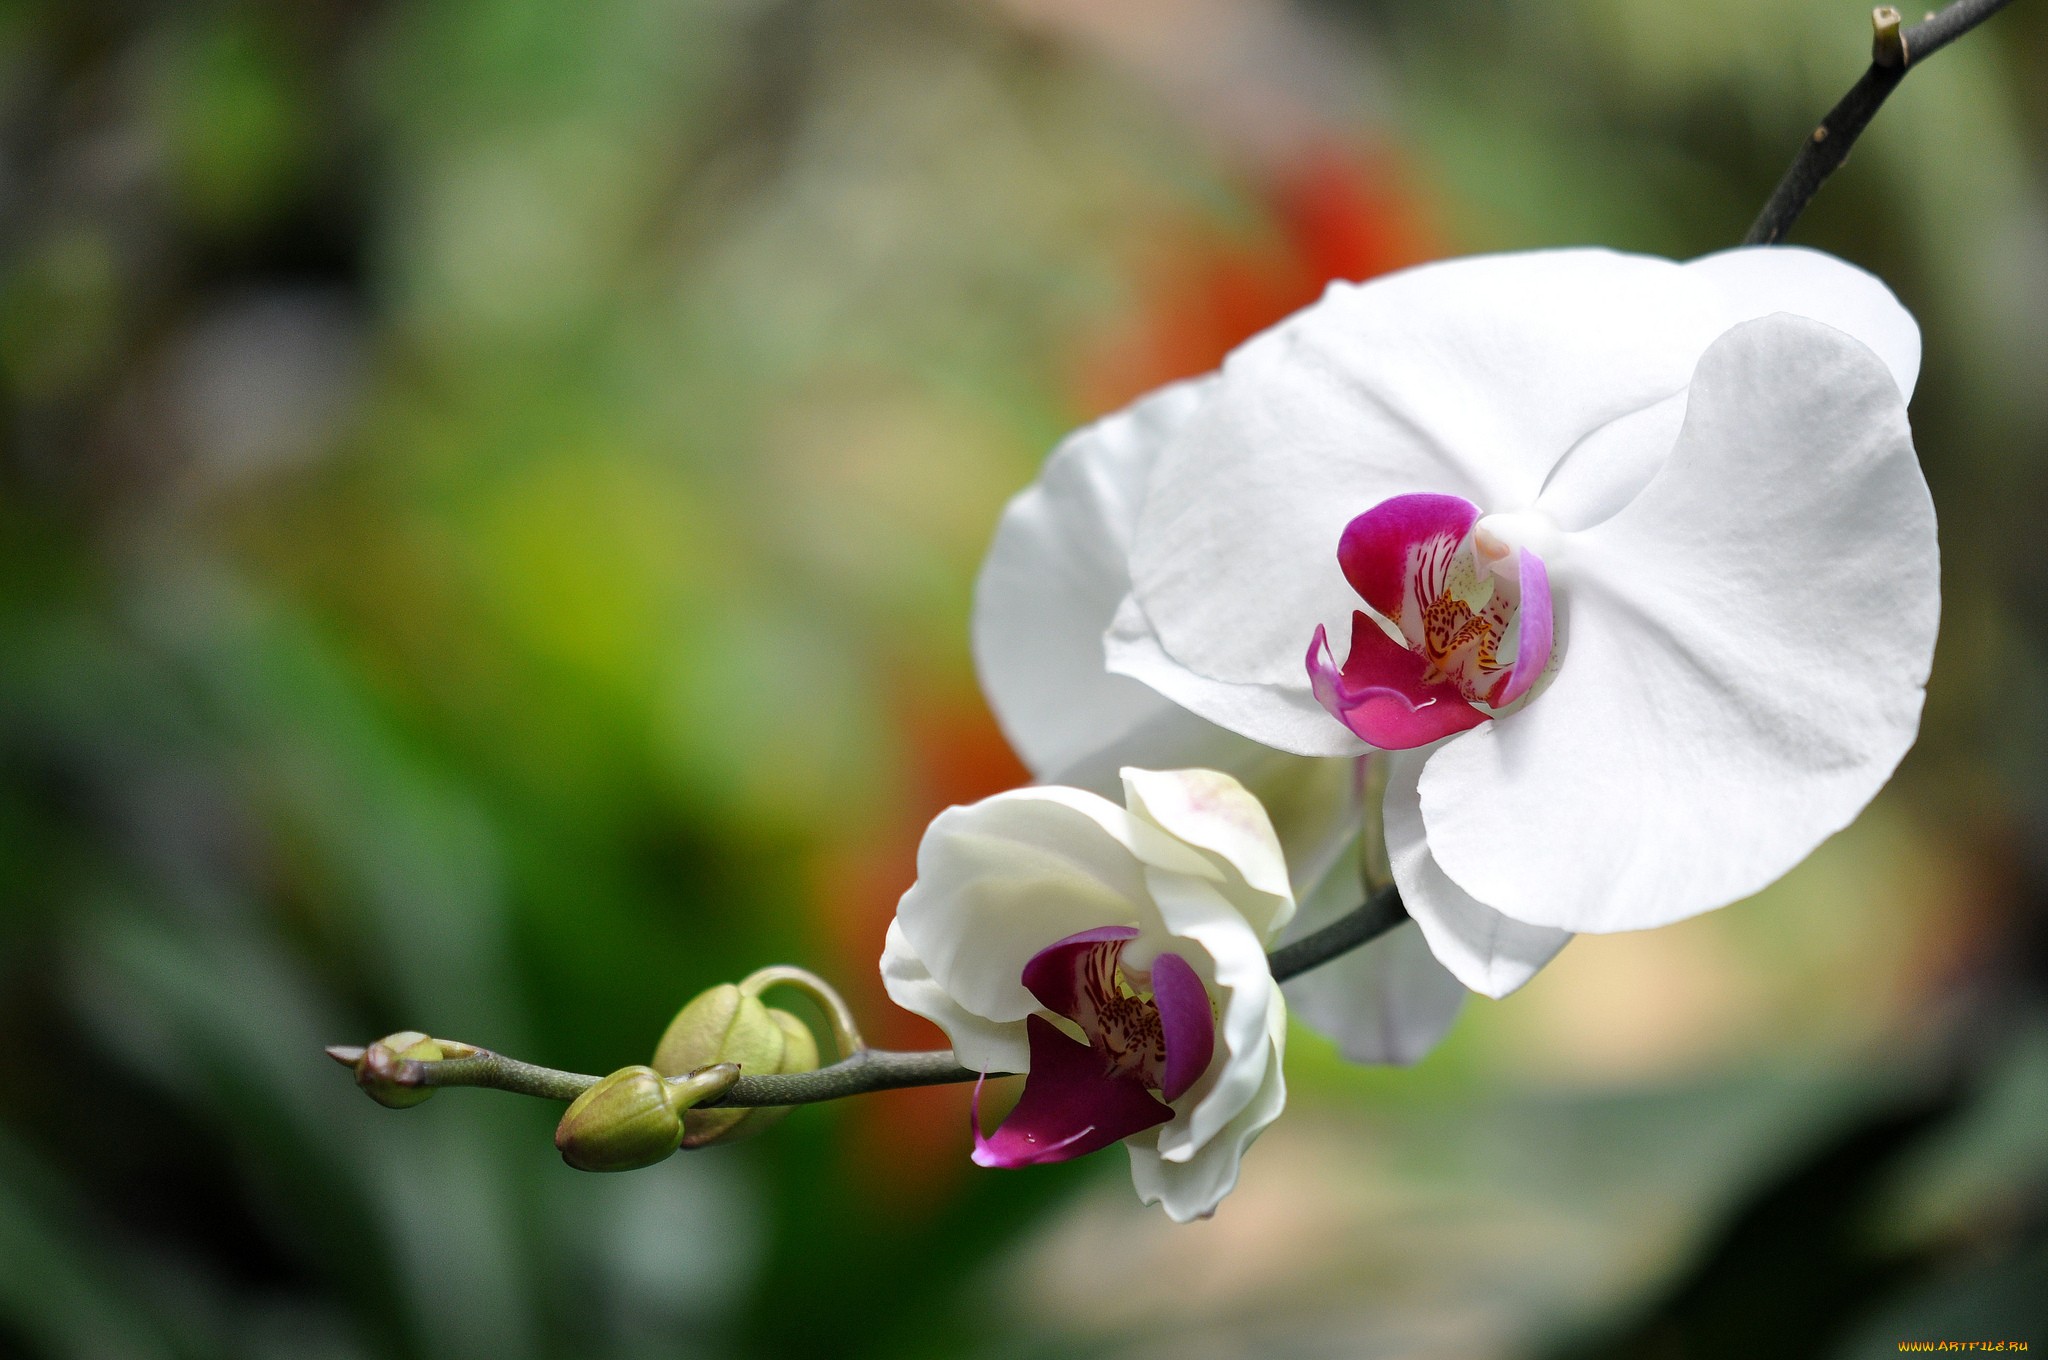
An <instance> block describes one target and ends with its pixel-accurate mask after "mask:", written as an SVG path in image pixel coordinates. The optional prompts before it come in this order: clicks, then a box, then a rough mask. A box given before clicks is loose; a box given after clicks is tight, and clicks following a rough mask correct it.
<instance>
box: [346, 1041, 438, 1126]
mask: <svg viewBox="0 0 2048 1360" xmlns="http://www.w3.org/2000/svg"><path fill="white" fill-rule="evenodd" d="M447 1056H448V1055H447V1054H446V1053H445V1052H444V1051H443V1050H442V1048H441V1045H440V1043H439V1042H438V1041H437V1040H435V1039H434V1038H432V1037H431V1036H429V1035H425V1034H422V1033H420V1032H419V1031H418V1030H416V1029H404V1030H400V1031H399V1032H398V1033H396V1034H387V1035H385V1036H384V1037H383V1038H381V1039H379V1040H377V1042H375V1043H373V1044H371V1045H370V1046H369V1047H368V1048H366V1049H364V1050H363V1055H362V1056H361V1057H360V1058H358V1059H356V1062H355V1070H356V1085H358V1086H360V1087H362V1088H363V1090H364V1091H365V1092H367V1093H368V1094H369V1097H370V1099H372V1100H374V1101H376V1102H377V1103H378V1104H379V1105H386V1106H389V1107H390V1108H391V1109H394V1110H403V1109H406V1108H408V1107H409V1106H413V1105H417V1104H419V1103H420V1102H421V1101H423V1100H425V1099H426V1098H427V1097H428V1096H431V1095H432V1094H434V1088H433V1087H431V1086H420V1085H417V1084H415V1083H409V1082H407V1081H405V1080H404V1077H405V1075H406V1071H407V1069H406V1067H405V1066H404V1064H406V1063H410V1062H439V1061H441V1059H443V1058H445V1057H447Z"/></svg>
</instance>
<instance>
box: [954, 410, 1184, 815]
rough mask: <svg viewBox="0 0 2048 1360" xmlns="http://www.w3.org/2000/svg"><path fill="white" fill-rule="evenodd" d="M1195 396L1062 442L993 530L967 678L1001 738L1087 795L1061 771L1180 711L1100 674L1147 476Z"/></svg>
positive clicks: (1043, 771)
mask: <svg viewBox="0 0 2048 1360" xmlns="http://www.w3.org/2000/svg"><path fill="white" fill-rule="evenodd" d="M1201 391H1202V384H1200V383H1192V382H1190V383H1176V384H1174V385H1173V386H1170V387H1164V388H1161V389H1160V390H1159V391H1157V392H1155V393H1153V394H1151V395H1150V396H1148V397H1146V398H1145V399H1144V400H1142V401H1140V402H1138V403H1136V404H1135V405H1133V406H1131V407H1130V408H1129V409H1127V410H1124V411H1119V412H1117V413H1116V414H1114V415H1111V416H1106V417H1104V418H1103V419H1101V420H1098V421H1096V422H1095V423H1094V424H1092V425H1089V426H1086V427H1085V428H1083V429H1081V430H1078V431H1076V432H1075V433H1073V434H1071V435H1069V436H1068V437H1067V438H1066V439H1065V440H1063V441H1062V442H1061V444H1060V446H1059V447H1058V448H1057V449H1055V450H1054V451H1053V454H1052V456H1051V457H1050V458H1049V459H1048V460H1047V461H1046V465H1045V470H1044V471H1043V472H1042V473H1040V475H1039V478H1038V480H1037V481H1036V482H1034V483H1033V484H1032V485H1031V486H1030V487H1028V488H1026V489H1025V490H1024V491H1022V492H1021V493H1019V494H1018V495H1017V497H1016V498H1015V499H1013V500H1012V501H1011V502H1010V503H1009V505H1008V506H1007V507H1005V508H1004V510H1003V516H1002V520H1001V522H1000V523H999V524H998V525H997V526H996V534H995V541H994V542H993V543H992V544H990V546H989V551H988V557H987V559H986V560H985V561H984V562H983V563H982V568H981V575H980V577H979V579H978V580H977V581H976V583H975V596H974V627H973V635H974V660H975V668H976V670H977V671H978V672H979V674H980V676H981V684H982V689H983V691H984V692H985V693H986V694H987V695H988V699H989V704H990V706H991V707H992V708H994V710H995V714H996V719H997V721H998V722H1000V723H1001V724H1002V728H1003V732H1004V734H1005V735H1006V736H1008V737H1009V739H1010V744H1011V745H1012V746H1014V747H1015V748H1016V750H1017V754H1018V755H1019V756H1021V757H1022V758H1023V760H1024V763H1025V764H1027V765H1029V766H1030V767H1031V769H1032V770H1033V771H1034V772H1035V773H1036V774H1038V775H1039V776H1040V777H1041V778H1045V779H1050V780H1053V781H1054V782H1058V783H1079V782H1081V781H1077V780H1073V779H1069V778H1067V777H1066V774H1065V771H1066V770H1067V768H1068V767H1070V766H1072V765H1074V764H1076V763H1077V762H1079V761H1082V760H1085V759H1087V758H1088V757H1089V756H1090V755H1092V754H1094V753H1095V752H1098V751H1100V750H1102V749H1104V748H1106V747H1110V746H1114V745H1116V744H1117V743H1118V742H1119V741H1121V740H1122V739H1123V738H1125V737H1126V736H1127V735H1129V734H1131V733H1135V732H1137V731H1139V730H1141V729H1142V728H1144V727H1145V725H1146V724H1147V723H1150V722H1152V721H1154V720H1156V719H1157V718H1158V717H1159V716H1160V715H1161V714H1162V713H1170V712H1172V711H1174V706H1173V705H1172V704H1171V703H1169V702H1168V701H1166V700H1165V699H1163V698H1161V697H1160V695H1159V694H1158V693H1157V692H1155V691H1153V690H1150V689H1148V688H1146V687H1145V686H1144V685H1141V684H1138V683H1136V682H1134V681H1132V680H1130V679H1127V678H1126V677H1124V676H1120V675H1114V674H1111V673H1110V672H1109V671H1107V670H1105V669H1104V667H1103V656H1102V634H1103V630H1104V629H1105V628H1107V627H1108V626H1109V622H1110V619H1111V618H1112V617H1114V615H1115V614H1116V609H1117V605H1118V604H1119V603H1121V602H1122V600H1123V598H1124V596H1125V595H1126V594H1128V593H1129V592H1130V588H1131V581H1130V569H1129V567H1128V566H1127V565H1126V559H1127V557H1128V555H1129V551H1130V537H1131V529H1132V526H1133V525H1134V524H1135V523H1136V520H1137V515H1138V503H1139V501H1140V500H1141V499H1142V498H1143V495H1144V487H1145V479H1146V476H1147V474H1148V473H1150V471H1151V468H1152V462H1153V459H1154V457H1155V456H1156V454H1157V452H1158V450H1159V448H1160V447H1161V445H1162V444H1163V443H1164V442H1165V440H1166V439H1167V437H1168V436H1169V435H1171V434H1172V433H1173V432H1174V431H1175V430H1177V429H1179V427H1180V426H1181V424H1182V423H1183V422H1185V420H1186V419H1187V417H1188V415H1189V413H1190V412H1192V411H1193V410H1194V408H1195V406H1196V405H1197V403H1198V401H1199V396H1200V393H1201ZM1189 721H1198V720H1195V719H1190V720H1189ZM1124 763H1129V761H1128V759H1127V760H1126V761H1125V762H1124ZM1165 763H1167V764H1179V763H1184V762H1180V761H1176V760H1168V761H1166V762H1165ZM1106 775H1107V779H1106V781H1105V784H1104V786H1103V787H1100V788H1096V789H1095V790H1094V791H1095V792H1097V793H1103V794H1110V793H1113V792H1114V791H1115V776H1116V768H1115V765H1110V766H1109V767H1108V769H1107V771H1106Z"/></svg>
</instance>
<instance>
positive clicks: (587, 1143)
mask: <svg viewBox="0 0 2048 1360" xmlns="http://www.w3.org/2000/svg"><path fill="white" fill-rule="evenodd" d="M738 1077H739V1068H738V1067H737V1066H735V1065H734V1064H731V1063H721V1064H717V1065H715V1066H710V1067H707V1068H706V1069H704V1070H702V1071H696V1072H691V1073H689V1074H687V1075H683V1076H677V1077H669V1078H665V1077H663V1076H662V1075H661V1074H660V1073H659V1072H657V1071H655V1070H654V1069H653V1068H651V1067H622V1068H620V1069H619V1070H618V1071H616V1072H614V1073H612V1074H611V1075H610V1076H608V1077H605V1078H604V1079H603V1080H601V1081H599V1082H598V1083H597V1084H596V1085H595V1086H592V1087H591V1088H590V1089H589V1090H587V1091H585V1092H584V1093H583V1094H582V1095H580V1096H577V1097H576V1099H575V1100H573V1101H571V1102H570V1104H569V1108H568V1110H567V1111H566V1112H565V1113H564V1114H563V1115H562V1122H561V1123H560V1124H558V1125H556V1126H555V1147H556V1148H558V1149H559V1150H560V1151H561V1154H562V1160H563V1161H565V1162H567V1163H568V1164H569V1165H570V1166H573V1167H575V1168H576V1169H577V1170H578V1171H636V1170H638V1169H639V1168H641V1167H643V1166H653V1165H654V1164H655V1163H656V1162H659V1161H663V1160H665V1159H666V1158H667V1157H668V1156H669V1154H671V1153H673V1152H674V1151H675V1150H676V1145H677V1144H678V1143H679V1142H681V1141H682V1137H683V1112H684V1111H685V1110H687V1109H689V1108H690V1106H692V1105H694V1104H696V1103H697V1102H698V1101H700V1100H709V1099H711V1098H712V1097H713V1096H717V1095H721V1094H723V1093H724V1092H725V1091H726V1090H727V1089H728V1088H729V1087H731V1085H732V1084H733V1082H734V1081H735V1080H737V1079H738Z"/></svg>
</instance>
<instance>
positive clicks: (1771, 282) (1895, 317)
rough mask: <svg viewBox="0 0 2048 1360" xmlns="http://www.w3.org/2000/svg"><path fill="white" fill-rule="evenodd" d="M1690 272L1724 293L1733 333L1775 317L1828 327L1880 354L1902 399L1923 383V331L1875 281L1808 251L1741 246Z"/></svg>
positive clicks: (1697, 263) (1846, 264)
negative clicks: (1737, 328) (1802, 319)
mask: <svg viewBox="0 0 2048 1360" xmlns="http://www.w3.org/2000/svg"><path fill="white" fill-rule="evenodd" d="M1685 268H1686V271H1687V272H1688V273H1691V274H1695V275H1698V276H1700V277H1702V278H1705V279H1707V280H1709V281H1711V282H1712V283H1713V285H1714V286H1715V288H1717V289H1718V290H1719V291H1720V294H1721V296H1722V299H1723V304H1724V306H1725V308H1726V316H1727V324H1728V325H1730V326H1733V325H1736V324H1737V323H1739V322H1743V321H1753V320H1755V319H1757V318H1758V317H1765V316H1769V315H1771V314H1772V313H1773V312H1791V313H1792V314H1793V315H1795V316H1806V317H1812V318H1813V319H1814V320H1815V321H1824V322H1826V323H1827V324H1828V325H1830V326H1833V327H1834V328H1835V329H1836V330H1838V331H1847V332H1848V333H1849V334H1850V335H1853V336H1855V337H1856V338H1857V339H1858V340H1861V341H1862V342H1863V343H1864V344H1866V345H1868V346H1870V348H1871V349H1873V350H1875V351H1876V352H1877V357H1878V358H1880V359H1882V360H1884V363H1885V367H1886V368H1889V369H1890V370H1891V373H1892V381H1894V382H1896V383H1897V384H1898V385H1899V391H1900V393H1901V394H1902V395H1904V396H1905V397H1906V398H1907V399H1908V400H1911V399H1912V396H1913V383H1914V381H1915V380H1916V379H1917V378H1918V377H1919V375H1920V327H1919V325H1918V323H1916V322H1915V321H1914V320H1913V315H1912V313H1910V312H1908V311H1907V310H1906V309H1905V308H1904V307H1903V306H1901V305H1900V304H1899V299H1898V297H1897V296H1896V295H1895V294H1893V292H1892V290H1891V289H1889V288H1887V287H1885V285H1884V282H1883V281H1882V280H1880V279H1879V278H1878V277H1877V276H1876V275H1874V274H1871V273H1868V272H1866V271H1864V270H1861V269H1858V268H1857V267H1856V266H1855V265H1853V264H1850V263H1849V262H1848V261H1846V260H1838V259H1836V258H1835V257H1834V256H1832V255H1828V254H1825V253H1823V252H1821V251H1818V250H1808V249H1806V248H1805V247H1803V246H1738V247H1736V248H1735V249H1733V250H1724V251H1721V252H1720V253H1719V254H1715V255H1704V256H1701V257H1700V258H1699V259H1697V260H1693V261H1692V262H1690V263H1689V264H1687V265H1686V266H1685Z"/></svg>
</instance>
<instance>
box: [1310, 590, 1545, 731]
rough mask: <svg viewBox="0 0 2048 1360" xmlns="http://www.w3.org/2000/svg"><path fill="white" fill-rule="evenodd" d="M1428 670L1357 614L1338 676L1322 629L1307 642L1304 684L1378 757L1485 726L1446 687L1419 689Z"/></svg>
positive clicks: (1475, 711)
mask: <svg viewBox="0 0 2048 1360" xmlns="http://www.w3.org/2000/svg"><path fill="white" fill-rule="evenodd" d="M1547 650H1548V649H1547V648H1546V651H1547ZM1428 664H1429V663H1428V662H1426V661H1425V660H1424V659H1423V658H1422V657H1421V656H1419V655H1418V654H1416V653H1414V652H1411V651H1409V650H1408V649H1407V648H1406V647H1403V646H1402V645H1401V644H1400V643H1398V642H1396V641H1394V640H1393V639H1392V638H1390V637H1388V636H1387V635H1386V634H1385V633H1384V632H1382V631H1381V630H1380V627H1379V625H1378V624H1376V623H1374V622H1373V621H1372V620H1371V619H1369V618H1367V617H1366V616H1365V615H1364V614H1363V613H1357V614H1353V615H1352V616H1351V651H1350V653H1349V654H1348V655H1346V656H1345V658H1344V667H1343V669H1342V670H1339V669H1338V667H1337V662H1336V659H1335V658H1334V657H1332V656H1331V655H1330V639H1329V636H1328V634H1326V633H1325V632H1324V631H1323V625H1321V624H1320V623H1319V624H1317V625H1316V635H1315V637H1314V638H1312V639H1310V641H1309V648H1308V673H1309V681H1310V685H1311V688H1312V689H1313V691H1314V693H1315V696H1316V699H1317V701H1318V702H1320V703H1321V704H1322V706H1323V707H1324V708H1325V709H1327V710H1328V711H1329V714H1330V716H1331V717H1333V718H1335V719H1336V720H1337V721H1338V722H1340V723H1343V724H1344V726H1346V727H1348V728H1349V729H1351V731H1352V732H1354V733H1356V734H1357V735H1358V737H1359V738H1360V739H1361V740H1363V741H1366V742H1369V743H1371V744H1372V745H1374V746H1377V747H1378V748H1380V749H1381V750H1383V751H1405V750H1408V749H1409V748H1411V747H1415V746H1427V745H1429V743H1431V742H1433V741H1438V740H1441V739H1442V738H1444V737H1448V736H1450V735H1451V734H1452V733H1454V732H1466V731H1470V730H1471V729H1472V728H1475V727H1477V726H1479V724H1481V723H1483V722H1485V721H1487V715H1486V714H1485V713H1483V712H1481V711H1480V710H1479V709H1477V708H1474V707H1473V706H1472V705H1471V704H1469V703H1467V702H1465V700H1464V698H1463V697H1461V696H1460V695H1459V693H1458V691H1457V690H1455V689H1453V688H1452V687H1451V686H1449V685H1448V684H1436V685H1425V684H1423V683H1422V675H1423V671H1424V670H1425V669H1426V668H1427V667H1428Z"/></svg>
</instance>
